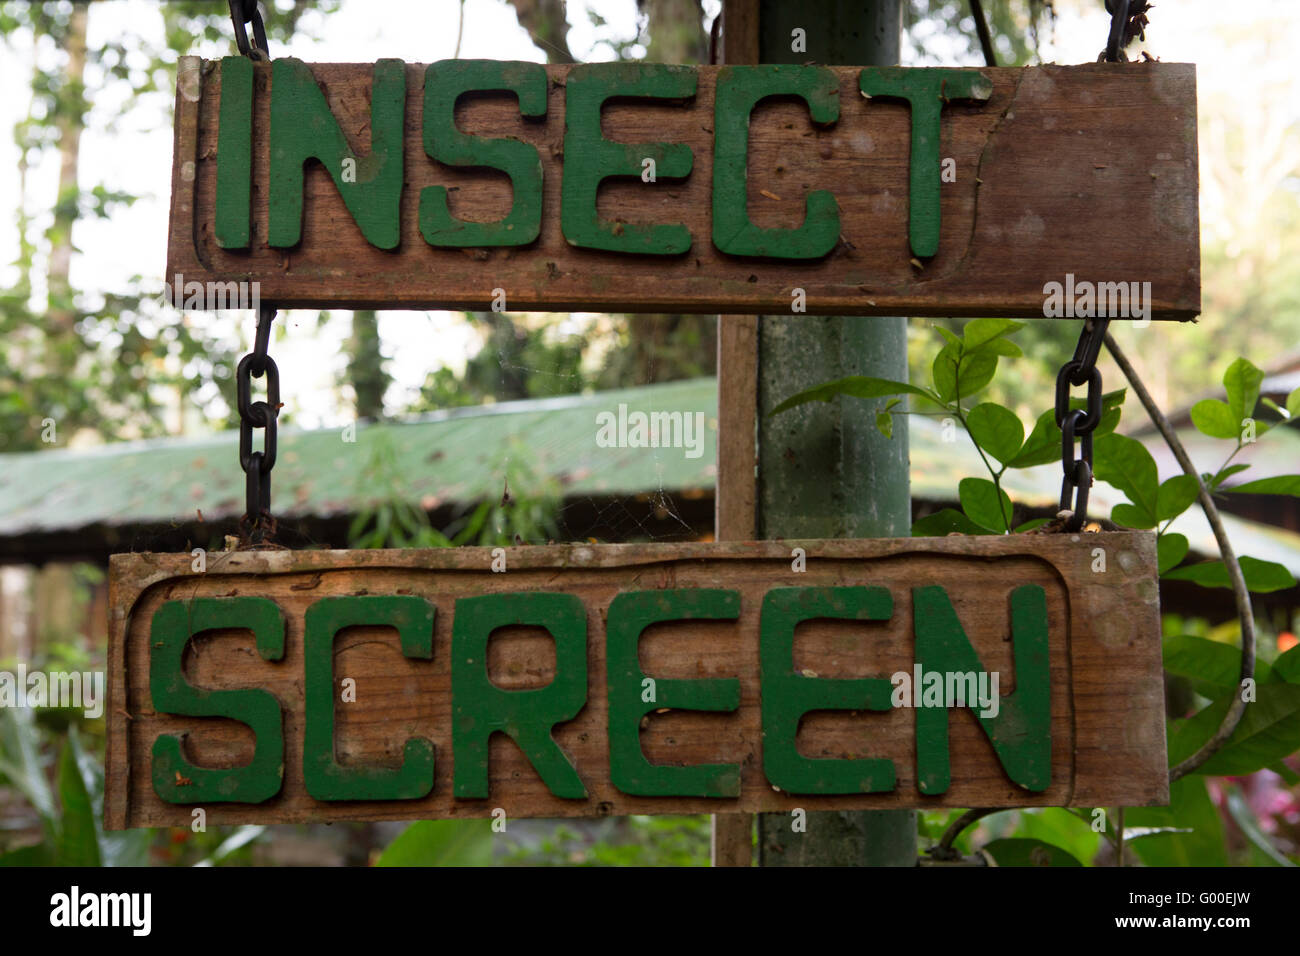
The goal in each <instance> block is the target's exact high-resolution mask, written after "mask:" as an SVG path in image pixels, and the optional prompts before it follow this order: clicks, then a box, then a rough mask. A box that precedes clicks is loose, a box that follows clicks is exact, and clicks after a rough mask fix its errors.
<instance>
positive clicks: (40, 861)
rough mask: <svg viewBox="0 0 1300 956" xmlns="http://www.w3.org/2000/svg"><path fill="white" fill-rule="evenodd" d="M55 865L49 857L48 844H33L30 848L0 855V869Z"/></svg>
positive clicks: (22, 848) (24, 847) (25, 847)
mask: <svg viewBox="0 0 1300 956" xmlns="http://www.w3.org/2000/svg"><path fill="white" fill-rule="evenodd" d="M55 865H56V863H55V860H54V858H53V857H52V856H51V855H50V846H49V844H48V843H33V844H32V845H31V846H23V847H19V848H18V849H16V850H9V851H8V852H7V853H0V867H10V866H15V867H29V866H55Z"/></svg>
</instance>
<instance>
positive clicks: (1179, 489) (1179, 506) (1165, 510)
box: [1156, 475, 1197, 521]
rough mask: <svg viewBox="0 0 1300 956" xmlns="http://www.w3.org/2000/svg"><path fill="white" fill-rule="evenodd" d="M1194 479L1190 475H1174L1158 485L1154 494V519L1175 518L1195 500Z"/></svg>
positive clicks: (1195, 487)
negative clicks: (1158, 487) (1157, 489)
mask: <svg viewBox="0 0 1300 956" xmlns="http://www.w3.org/2000/svg"><path fill="white" fill-rule="evenodd" d="M1196 496H1197V486H1196V478H1195V477H1193V476H1192V475H1174V476H1173V477H1172V478H1169V479H1167V480H1166V481H1164V482H1162V483H1161V485H1160V489H1159V491H1157V492H1156V517H1157V518H1159V519H1160V520H1161V521H1168V520H1169V519H1170V518H1177V517H1178V516H1179V515H1180V514H1182V513H1183V512H1184V511H1186V510H1187V509H1188V508H1189V507H1191V505H1192V502H1194V501H1195V500H1196Z"/></svg>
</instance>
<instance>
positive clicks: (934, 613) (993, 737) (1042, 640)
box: [912, 584, 1052, 794]
mask: <svg viewBox="0 0 1300 956" xmlns="http://www.w3.org/2000/svg"><path fill="white" fill-rule="evenodd" d="M912 613H913V617H914V619H915V625H914V627H915V629H916V662H917V664H919V665H920V667H921V670H922V672H931V673H940V674H945V675H946V674H949V673H953V674H959V673H972V674H976V675H980V674H983V673H984V667H983V665H982V664H980V659H979V657H978V655H976V653H975V649H974V648H973V647H971V645H970V640H969V639H968V638H967V637H966V632H965V631H964V630H962V626H961V622H960V621H959V620H957V612H956V611H954V610H953V607H952V602H950V601H949V600H948V594H947V592H946V591H944V589H943V588H942V587H939V586H937V585H931V586H930V587H923V588H913V589H912ZM1011 648H1012V655H1013V658H1014V661H1015V668H1016V690H1015V693H1013V694H1009V695H1008V696H1006V697H1002V698H1001V699H1000V700H999V702H998V712H997V715H996V716H994V717H983V716H979V714H978V713H977V715H976V716H979V722H980V726H981V727H982V728H983V729H984V733H985V734H987V735H988V738H989V740H990V741H991V742H992V744H993V750H994V751H995V752H996V753H997V755H998V760H999V761H1000V762H1001V764H1002V768H1003V769H1004V770H1006V772H1007V776H1009V777H1010V778H1011V779H1012V781H1014V782H1015V783H1016V784H1018V785H1020V786H1022V787H1024V788H1025V789H1026V790H1030V791H1033V792H1039V791H1042V790H1046V789H1047V786H1048V784H1049V783H1051V780H1052V712H1051V672H1050V670H1049V669H1048V660H1047V657H1048V651H1047V596H1046V593H1045V592H1044V591H1043V589H1042V588H1041V587H1039V586H1038V585H1036V584H1026V585H1025V586H1023V587H1019V588H1016V589H1015V590H1014V591H1012V592H1011ZM944 684H945V690H944V696H945V700H944V703H945V705H946V706H944V707H921V706H917V707H916V778H917V785H918V786H919V787H920V789H921V792H922V793H926V794H939V793H944V792H946V791H947V789H948V784H949V781H950V776H949V765H948V706H951V705H952V704H953V701H951V700H948V699H947V680H946V679H945V681H944ZM920 692H921V688H919V687H913V688H912V698H913V703H914V704H916V705H919V702H920ZM978 706H979V705H978V704H976V708H977V709H978Z"/></svg>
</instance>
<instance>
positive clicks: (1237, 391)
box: [1223, 358, 1264, 428]
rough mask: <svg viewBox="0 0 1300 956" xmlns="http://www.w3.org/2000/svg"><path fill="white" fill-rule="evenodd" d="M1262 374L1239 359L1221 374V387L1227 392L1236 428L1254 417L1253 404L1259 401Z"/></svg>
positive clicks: (1248, 363)
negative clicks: (1245, 420)
mask: <svg viewBox="0 0 1300 956" xmlns="http://www.w3.org/2000/svg"><path fill="white" fill-rule="evenodd" d="M1263 381H1264V373H1263V372H1261V371H1260V370H1259V369H1257V368H1255V366H1254V365H1252V364H1251V363H1250V362H1249V361H1247V360H1246V359H1244V358H1239V359H1237V360H1236V361H1235V362H1233V363H1232V364H1231V365H1229V366H1228V370H1227V371H1226V372H1224V373H1223V387H1224V388H1226V389H1227V390H1228V407H1229V408H1230V409H1231V411H1232V417H1233V420H1234V421H1235V422H1236V424H1237V427H1238V428H1240V427H1241V422H1242V421H1243V420H1244V419H1247V418H1254V417H1255V404H1256V403H1257V402H1258V401H1259V386H1260V383H1261V382H1263Z"/></svg>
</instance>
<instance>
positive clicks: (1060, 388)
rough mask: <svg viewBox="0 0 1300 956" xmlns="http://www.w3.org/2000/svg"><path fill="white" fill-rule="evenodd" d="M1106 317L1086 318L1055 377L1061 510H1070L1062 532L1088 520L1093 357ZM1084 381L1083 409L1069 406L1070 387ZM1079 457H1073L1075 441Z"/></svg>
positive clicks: (1095, 376)
mask: <svg viewBox="0 0 1300 956" xmlns="http://www.w3.org/2000/svg"><path fill="white" fill-rule="evenodd" d="M1108 325H1110V320H1109V319H1088V320H1087V321H1085V322H1084V326H1083V331H1082V332H1081V333H1079V342H1078V344H1077V345H1076V346H1075V347H1074V356H1073V358H1071V359H1070V361H1068V362H1066V363H1065V364H1064V365H1062V366H1061V371H1060V373H1059V374H1058V375H1057V376H1056V424H1057V426H1058V427H1059V428H1060V429H1061V471H1062V473H1063V476H1064V477H1063V478H1062V480H1061V506H1060V510H1061V511H1068V512H1070V517H1069V518H1068V519H1067V521H1066V523H1065V530H1066V531H1078V530H1079V529H1080V528H1082V527H1083V525H1084V522H1086V521H1087V520H1088V491H1089V490H1090V489H1091V488H1092V433H1093V431H1095V430H1096V428H1097V426H1098V425H1100V424H1101V418H1102V401H1101V399H1102V393H1101V370H1100V369H1098V368H1097V356H1098V355H1099V354H1100V353H1101V346H1102V344H1103V342H1104V341H1105V339H1106V327H1107V326H1108ZM1085 383H1087V386H1088V396H1087V399H1086V405H1085V407H1084V408H1071V407H1070V386H1071V385H1083V384H1085ZM1076 441H1077V442H1079V451H1080V452H1081V454H1080V457H1078V458H1075V457H1074V445H1075V442H1076Z"/></svg>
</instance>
